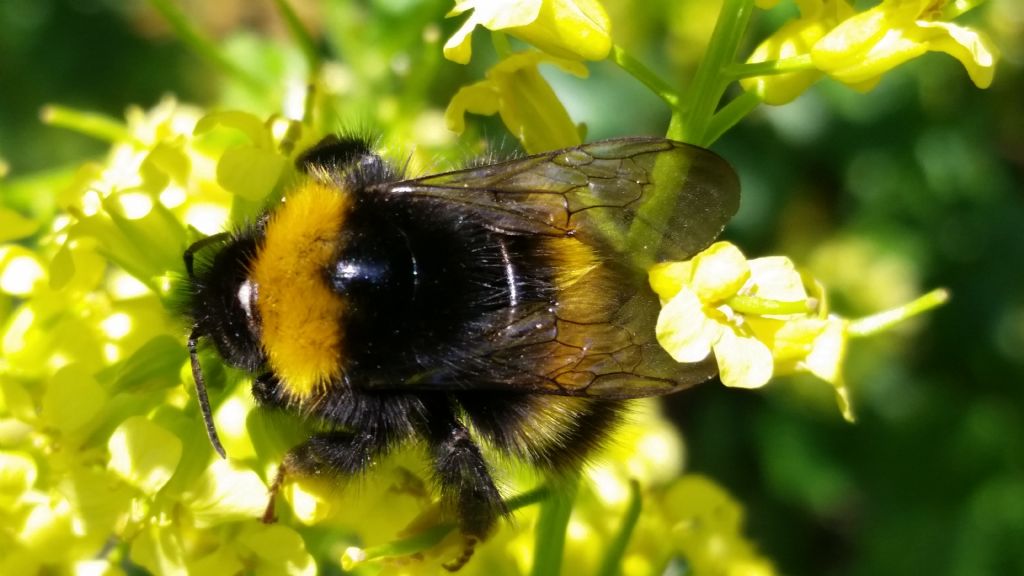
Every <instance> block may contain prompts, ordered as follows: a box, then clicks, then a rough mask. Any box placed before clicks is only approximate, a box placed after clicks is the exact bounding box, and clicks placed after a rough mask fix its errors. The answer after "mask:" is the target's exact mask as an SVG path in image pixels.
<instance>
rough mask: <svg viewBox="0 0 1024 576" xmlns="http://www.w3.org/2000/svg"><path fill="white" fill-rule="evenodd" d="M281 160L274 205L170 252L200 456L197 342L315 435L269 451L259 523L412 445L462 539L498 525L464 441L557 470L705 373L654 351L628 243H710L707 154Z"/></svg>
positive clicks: (679, 249)
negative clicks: (431, 170)
mask: <svg viewBox="0 0 1024 576" xmlns="http://www.w3.org/2000/svg"><path fill="white" fill-rule="evenodd" d="M297 167H298V169H299V170H300V171H301V172H303V173H304V174H305V175H304V180H303V182H302V183H301V184H299V185H298V186H296V187H295V188H294V189H293V190H292V191H291V192H290V193H288V194H286V195H285V197H284V199H283V200H282V201H280V202H278V203H276V205H274V206H272V207H270V208H269V209H268V210H267V211H266V212H265V213H264V214H263V215H262V216H261V217H260V218H258V219H257V220H256V221H255V222H253V223H252V224H251V225H248V226H245V227H242V228H241V229H239V230H237V231H234V232H230V233H222V234H218V235H214V236H210V237H208V238H205V239H202V240H200V241H199V242H197V243H195V244H194V245H192V246H191V247H189V248H188V249H187V250H186V252H185V255H184V260H185V267H186V270H187V272H188V281H187V296H186V300H187V304H186V308H187V310H186V315H187V317H188V318H189V320H190V322H191V335H190V337H189V338H188V349H189V353H190V358H191V364H192V372H193V376H194V378H195V384H196V388H197V393H198V394H197V395H198V398H199V402H200V408H201V410H202V414H203V417H204V420H205V424H206V429H207V432H208V434H209V437H210V441H211V442H212V444H213V446H214V448H215V449H216V450H217V452H218V453H219V454H220V455H221V456H222V457H223V456H224V450H223V448H222V447H221V444H220V441H219V440H218V437H217V432H216V429H215V427H214V424H213V420H212V417H211V411H210V406H209V401H208V399H207V394H206V388H205V385H204V381H203V374H202V370H201V367H200V362H199V356H198V352H197V350H198V347H199V344H200V342H201V341H208V342H209V343H212V345H213V346H214V347H215V348H216V351H217V352H218V353H219V355H220V357H221V358H222V359H223V361H224V362H225V363H227V364H229V365H231V366H234V367H236V368H240V369H242V370H244V371H246V372H248V373H250V374H251V375H252V376H253V377H254V378H253V383H252V394H253V396H254V397H255V400H256V402H257V404H258V405H260V406H264V407H271V408H278V409H281V410H284V411H287V412H290V413H293V414H295V415H297V416H298V417H300V418H304V419H309V420H312V421H315V422H316V423H317V424H318V425H319V430H320V431H318V432H317V433H315V434H314V435H312V436H311V437H309V438H308V440H306V441H305V442H304V443H302V444H301V445H299V446H297V447H295V448H293V449H292V450H290V451H289V452H288V453H287V455H286V456H285V457H284V460H283V462H282V464H281V465H280V467H279V469H278V473H277V477H276V479H275V480H274V483H273V485H272V488H271V501H270V504H269V505H268V509H267V515H266V517H265V519H266V520H271V519H272V518H273V515H274V509H273V507H274V502H273V498H274V496H273V495H274V493H275V492H276V491H277V490H278V489H279V488H280V486H281V484H282V482H283V481H285V479H286V478H288V477H291V476H303V475H317V476H319V475H323V476H329V477H338V478H344V477H350V476H353V475H357V474H359V473H361V472H362V471H364V470H365V469H366V468H367V467H369V466H370V465H371V464H372V463H374V462H375V461H377V460H378V459H380V458H382V457H384V456H385V455H386V454H387V453H388V452H390V451H392V450H394V449H395V448H396V447H399V446H402V445H404V444H409V443H412V442H414V441H420V442H421V443H422V445H425V446H426V449H427V450H429V455H430V457H431V461H432V463H433V464H432V468H433V469H432V476H433V481H434V482H435V483H436V485H437V487H438V489H439V493H440V495H441V504H442V506H443V507H444V508H445V509H446V510H447V511H448V512H449V513H451V514H453V515H454V517H455V518H457V519H458V522H459V524H460V527H461V530H462V532H463V534H464V535H466V536H467V538H469V539H470V540H473V539H480V538H483V537H485V536H486V535H487V534H488V532H489V531H490V530H491V529H492V528H493V527H494V526H495V524H496V523H497V521H498V520H499V519H500V518H501V517H502V516H506V515H507V514H508V509H507V507H506V505H505V503H504V501H503V500H502V496H501V494H500V493H499V490H498V488H497V487H496V485H495V480H494V470H493V469H492V467H491V464H490V463H489V462H487V461H486V460H485V458H484V456H483V455H482V453H481V450H480V447H479V446H480V444H479V443H480V442H483V443H485V444H486V445H489V446H491V447H492V448H493V449H494V450H495V451H496V452H498V453H501V454H504V455H507V456H510V457H513V458H516V459H519V460H522V461H525V462H526V463H528V464H530V465H532V466H534V467H535V468H538V469H540V470H542V471H544V472H547V473H551V474H553V475H556V476H557V475H558V474H563V473H565V472H567V471H570V470H575V469H578V468H579V467H580V466H581V465H582V464H583V462H584V460H585V459H586V458H587V456H588V454H590V453H591V452H592V451H593V450H594V449H595V448H596V447H598V446H599V445H600V444H601V442H602V441H603V440H604V439H606V438H607V437H608V435H609V433H610V431H611V430H612V429H613V428H614V426H615V424H616V422H617V421H618V420H619V417H620V415H621V414H622V412H623V407H624V404H625V402H626V401H627V400H628V399H630V398H637V397H646V396H655V395H661V394H668V393H671V392H676V391H678V390H682V389H684V388H687V387H689V386H692V385H695V384H697V383H700V382H704V381H706V380H709V379H711V378H713V377H715V376H716V374H717V369H716V366H715V362H714V359H713V358H709V359H707V360H705V361H703V362H698V363H693V364H681V363H678V362H676V361H674V360H673V359H672V358H671V357H669V355H668V354H667V353H666V352H665V351H664V350H662V349H661V348H660V347H659V345H658V343H657V341H656V340H655V333H654V325H655V320H656V318H657V314H658V311H659V303H658V298H657V296H656V295H655V294H654V292H652V291H651V289H650V288H649V287H648V285H647V275H646V270H645V266H644V262H643V261H642V260H640V259H638V258H636V257H635V253H634V251H633V249H632V248H631V247H630V244H629V242H628V240H627V239H628V238H645V239H646V240H645V242H647V243H651V242H653V243H656V244H657V245H656V246H651V245H648V246H646V248H647V250H646V251H645V253H648V254H653V255H655V257H656V258H657V259H674V260H682V259H686V258H688V257H690V256H692V255H694V254H695V253H697V252H698V251H700V250H701V249H703V248H705V247H706V246H707V245H709V244H710V243H711V242H712V241H713V240H714V239H715V238H716V237H717V236H718V234H719V233H720V232H721V230H722V229H723V227H724V226H725V224H726V222H727V221H728V220H729V219H730V218H731V217H732V215H733V214H734V213H735V212H736V210H737V208H738V205H739V183H738V179H737V177H736V174H735V173H734V172H733V170H732V168H731V167H730V166H729V164H728V163H726V162H725V161H724V160H723V159H721V158H720V157H719V156H717V155H715V154H714V153H712V152H710V151H708V150H705V149H702V148H697V147H694V146H690V145H686V144H681V143H679V142H673V141H671V140H665V139H659V138H624V139H615V140H606V141H602V142H596V143H592V144H586V145H582V146H577V147H574V148H567V149H564V150H558V151H554V152H548V153H544V154H538V155H534V156H527V157H523V158H519V159H514V160H509V161H503V162H498V163H494V164H490V165H484V166H478V167H472V168H469V169H464V170H459V171H454V172H448V173H444V174H438V175H432V176H426V177H422V178H415V179H404V178H403V176H402V175H401V173H400V172H399V170H397V169H396V168H395V166H393V165H392V164H391V163H389V162H388V161H386V160H385V159H383V158H382V157H381V156H379V155H377V154H375V153H374V152H373V151H372V149H371V146H370V144H369V142H368V141H366V140H364V139H360V138H350V137H336V136H332V137H328V138H326V139H324V140H323V141H321V142H320V143H319V144H318V145H316V146H314V147H313V148H312V149H310V150H308V151H306V152H304V153H303V154H301V155H300V156H299V157H298V160H297ZM655 187H661V189H660V190H659V194H658V195H657V196H655V195H654V190H655ZM666 198H668V199H671V200H670V201H668V202H666V201H664V199H666ZM656 203H660V204H661V205H657V204H656Z"/></svg>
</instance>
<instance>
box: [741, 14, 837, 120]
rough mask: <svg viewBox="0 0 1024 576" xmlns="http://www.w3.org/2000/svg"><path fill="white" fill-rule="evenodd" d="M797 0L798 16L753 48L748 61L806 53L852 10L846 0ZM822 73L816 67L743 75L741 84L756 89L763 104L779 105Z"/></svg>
mask: <svg viewBox="0 0 1024 576" xmlns="http://www.w3.org/2000/svg"><path fill="white" fill-rule="evenodd" d="M797 4H798V5H799V6H800V18H798V19H796V20H793V21H791V22H788V23H786V24H785V25H784V26H783V27H782V28H780V29H779V30H778V31H777V32H775V33H774V34H772V35H771V36H769V37H768V38H767V39H766V40H765V41H764V42H762V43H761V44H760V45H759V46H758V47H757V48H755V49H754V53H753V54H751V56H750V58H748V59H747V62H748V63H751V64H753V63H758V62H770V61H773V60H783V59H787V58H796V57H799V56H805V55H807V54H809V53H810V51H811V48H812V47H813V46H814V45H815V44H816V43H817V42H818V41H819V40H820V39H821V38H822V37H824V36H825V35H826V34H827V33H828V32H829V31H830V30H831V29H832V28H834V27H835V26H836V24H838V23H839V22H842V21H843V20H844V19H846V18H847V17H849V16H850V15H852V14H853V8H852V7H851V6H850V5H849V4H848V3H847V2H846V0H800V1H798V2H797ZM821 76H822V73H821V71H819V70H801V71H797V72H788V73H784V74H773V75H768V76H757V77H753V78H746V79H744V80H743V81H741V85H742V86H743V88H744V90H747V91H753V92H755V93H756V94H757V95H758V96H760V97H761V100H763V101H764V102H765V103H766V104H772V105H780V104H785V103H787V102H790V101H792V100H793V99H795V98H796V97H797V96H799V95H800V94H802V93H803V92H804V91H805V90H807V88H809V87H810V86H811V84H813V83H815V82H817V81H818V79H819V78H821Z"/></svg>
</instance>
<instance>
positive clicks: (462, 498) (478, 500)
mask: <svg viewBox="0 0 1024 576" xmlns="http://www.w3.org/2000/svg"><path fill="white" fill-rule="evenodd" d="M428 414H429V415H430V416H429V421H428V438H427V440H428V442H429V444H430V450H431V455H432V457H433V460H434V477H435V479H436V481H437V483H438V485H439V486H440V488H441V501H442V505H443V506H445V507H446V508H447V509H449V510H452V511H454V512H455V514H456V515H457V516H458V519H459V523H460V525H461V528H462V532H463V534H465V535H466V536H467V537H468V539H469V540H470V541H469V542H467V545H468V547H467V551H469V553H470V554H471V553H472V545H473V544H475V543H476V541H477V540H481V539H483V538H484V537H486V536H487V534H488V533H489V532H490V531H491V529H492V528H493V527H494V524H495V523H496V522H497V521H498V518H499V517H500V516H503V515H507V514H508V508H506V507H505V503H504V502H503V501H502V499H501V494H499V493H498V488H497V487H496V486H495V485H494V480H493V479H492V478H491V473H490V471H489V470H488V466H487V462H486V460H484V457H483V454H481V453H480V448H479V447H478V446H477V445H476V443H475V442H473V438H472V437H471V436H470V434H469V430H467V429H466V427H465V426H463V425H462V423H461V422H459V420H458V419H457V418H456V417H455V414H454V413H453V412H452V409H451V406H449V405H447V404H445V405H443V406H436V407H431V408H430V411H429V412H428ZM464 556H465V554H464ZM468 559H469V558H468V556H466V558H465V560H468ZM465 560H462V563H465ZM455 568H457V566H456V567H455Z"/></svg>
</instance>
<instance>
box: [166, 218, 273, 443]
mask: <svg viewBox="0 0 1024 576" xmlns="http://www.w3.org/2000/svg"><path fill="white" fill-rule="evenodd" d="M255 252H256V239H255V238H254V237H253V235H250V234H240V235H234V234H229V233H223V234H215V235H213V236H209V237H207V238H203V239H202V240H199V241H198V242H196V243H194V244H192V245H191V246H189V247H188V249H187V250H185V254H184V260H185V269H186V271H187V272H188V280H187V296H186V302H187V304H186V307H187V310H186V312H187V316H188V317H189V318H190V319H191V321H192V333H191V335H190V336H189V339H188V348H189V357H190V359H191V362H192V376H193V378H194V379H195V384H196V393H197V396H198V397H199V405H200V408H201V409H202V412H203V419H204V420H205V422H206V429H207V432H208V434H209V436H210V441H211V442H212V443H213V447H214V449H216V450H217V452H218V453H219V454H220V455H221V456H222V457H223V456H224V449H223V447H222V446H221V444H220V440H219V439H218V438H217V432H216V430H215V428H214V425H213V418H212V415H211V411H210V405H209V400H208V399H207V395H206V385H205V382H204V379H203V373H202V367H201V366H200V364H199V355H198V351H197V349H198V343H199V339H200V338H205V339H206V340H207V341H209V342H212V343H213V345H214V346H215V347H216V348H217V352H218V353H219V355H220V356H221V358H223V359H224V361H225V362H227V363H228V364H230V365H232V366H234V367H236V368H241V369H243V370H246V371H249V372H254V371H256V370H257V369H259V367H260V366H261V365H262V364H263V363H264V362H265V358H264V354H263V350H262V347H261V346H260V340H259V338H260V318H259V311H258V309H257V307H256V301H257V298H258V292H259V291H258V288H257V286H256V285H255V284H254V283H253V282H252V281H251V280H250V279H249V264H250V262H251V260H252V258H253V256H254V254H255ZM197 255H199V258H198V260H199V262H200V266H199V267H198V270H197V269H196V267H195V261H196V260H197V258H196V256H197Z"/></svg>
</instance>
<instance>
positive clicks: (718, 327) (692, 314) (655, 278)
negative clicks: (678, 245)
mask: <svg viewBox="0 0 1024 576" xmlns="http://www.w3.org/2000/svg"><path fill="white" fill-rule="evenodd" d="M750 264H751V263H748V262H747V260H746V258H744V256H743V254H742V253H741V252H740V251H739V249H738V248H736V247H735V246H733V245H732V244H730V243H728V242H717V243H715V244H713V245H712V246H711V247H709V248H708V249H707V250H705V251H704V252H701V253H700V254H698V255H697V256H696V257H694V259H693V260H692V261H691V262H671V263H667V264H659V265H656V266H655V267H654V268H653V269H652V270H651V271H650V277H651V286H652V287H653V288H654V290H655V292H657V293H658V295H659V296H660V297H661V299H662V301H663V302H664V305H663V307H662V309H661V313H660V314H659V315H658V322H657V325H656V327H655V330H656V333H657V337H658V342H659V343H660V344H661V345H662V347H664V348H665V350H667V351H668V353H669V354H671V355H672V357H673V358H674V359H676V360H677V361H679V362H699V361H700V360H703V359H704V358H706V357H707V356H708V354H710V353H711V352H712V351H714V353H715V359H716V360H717V361H718V371H719V376H720V377H721V379H722V383H723V384H725V385H726V386H734V387H739V388H759V387H761V386H764V385H765V384H767V383H768V380H769V379H771V377H772V356H771V351H770V350H769V349H768V347H767V346H765V345H764V343H762V342H760V341H759V340H758V339H757V338H756V337H754V336H753V334H752V333H751V332H750V329H749V327H748V326H747V325H746V324H745V322H744V317H743V315H741V314H737V313H736V312H735V311H734V310H733V309H732V308H731V307H730V306H729V305H728V304H727V303H726V301H727V300H728V299H729V298H731V297H733V296H736V295H737V294H739V293H740V292H741V291H743V290H745V289H746V290H748V291H749V290H751V289H752V287H753V286H756V283H757V281H758V280H759V278H755V277H754V276H753V275H752V271H753V270H752V268H751V265H750Z"/></svg>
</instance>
